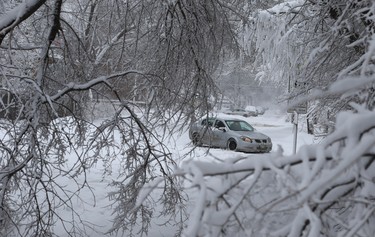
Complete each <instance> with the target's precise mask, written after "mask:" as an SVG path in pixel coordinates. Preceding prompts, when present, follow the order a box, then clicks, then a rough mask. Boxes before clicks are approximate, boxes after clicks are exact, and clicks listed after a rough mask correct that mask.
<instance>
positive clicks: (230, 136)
mask: <svg viewBox="0 0 375 237" xmlns="http://www.w3.org/2000/svg"><path fill="white" fill-rule="evenodd" d="M189 137H190V139H191V140H192V142H193V144H194V145H196V146H203V145H206V146H210V147H219V148H226V149H229V150H233V151H243V152H270V151H271V150H272V142H271V138H269V137H268V136H266V135H264V134H263V133H260V132H257V131H256V130H255V129H254V128H253V127H252V126H251V125H250V124H248V123H247V122H246V121H243V120H240V119H235V118H219V117H208V118H207V117H205V118H203V119H200V120H198V121H197V122H196V123H193V124H192V125H191V127H190V129H189Z"/></svg>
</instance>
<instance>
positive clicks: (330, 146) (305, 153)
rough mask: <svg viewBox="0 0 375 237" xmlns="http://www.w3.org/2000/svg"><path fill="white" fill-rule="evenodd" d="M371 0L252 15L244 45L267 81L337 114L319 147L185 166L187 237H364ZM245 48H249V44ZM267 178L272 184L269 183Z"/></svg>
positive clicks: (370, 133) (286, 6)
mask: <svg viewBox="0 0 375 237" xmlns="http://www.w3.org/2000/svg"><path fill="white" fill-rule="evenodd" d="M374 9H375V8H374V3H373V1H346V2H342V1H285V2H284V3H282V4H278V5H276V6H274V7H272V8H270V9H267V10H262V11H260V12H258V13H256V14H257V19H256V20H255V22H256V26H254V28H253V29H250V28H249V40H252V41H250V42H248V43H249V45H248V47H250V46H251V44H255V45H256V46H255V48H256V50H258V52H259V56H260V57H261V58H260V59H261V60H262V66H263V67H264V68H265V70H264V71H263V73H264V75H266V77H264V78H267V76H268V78H271V79H273V80H275V81H276V80H280V78H281V79H283V82H282V83H284V85H287V84H288V81H289V80H290V78H292V79H293V80H296V79H301V80H302V79H303V80H306V82H307V85H308V86H307V87H306V88H305V91H298V93H303V92H306V91H308V92H309V93H308V94H307V95H306V97H305V99H304V100H305V101H307V100H312V101H314V100H317V101H323V103H329V106H330V108H332V109H335V110H337V111H336V112H337V117H336V121H335V130H334V131H333V132H332V134H330V135H328V136H327V137H326V138H325V139H324V140H323V141H322V142H321V143H320V144H316V145H310V146H305V147H302V148H301V149H300V150H299V152H297V154H295V155H292V156H285V155H284V154H283V150H282V148H281V147H280V148H279V149H278V151H276V152H274V153H271V154H268V155H257V156H254V155H252V156H251V157H250V156H249V157H247V156H238V157H233V159H231V160H226V161H223V162H219V163H212V162H202V161H194V160H191V161H186V162H185V164H183V165H182V166H181V167H180V168H179V169H177V171H176V175H179V176H182V177H184V178H185V179H186V180H187V182H188V183H189V184H190V185H188V187H189V190H194V191H195V192H196V193H197V194H196V200H197V201H196V205H195V208H194V210H193V212H192V216H191V218H190V220H189V225H188V227H187V228H186V229H185V230H184V231H185V232H184V234H185V235H186V236H228V235H234V236H235V235H238V236H373V235H374V234H375V229H374V226H373V223H374V221H375V212H374V211H375V209H374V205H375V199H374V197H375V193H374V190H375V183H374V179H375V176H374V174H375V164H374V163H375V162H374V161H375V155H374V152H375V150H374V143H375V139H374V128H375V127H374V122H373V121H374V118H375V117H374V116H375V114H374V111H373V106H372V102H373V90H372V89H371V88H372V87H373V85H374V81H375V79H374V76H373V60H372V59H373V57H374V50H373V49H374V48H373V46H374V43H375V41H374V35H373V24H374V14H375V12H374ZM251 47H252V46H251ZM270 180H271V181H270Z"/></svg>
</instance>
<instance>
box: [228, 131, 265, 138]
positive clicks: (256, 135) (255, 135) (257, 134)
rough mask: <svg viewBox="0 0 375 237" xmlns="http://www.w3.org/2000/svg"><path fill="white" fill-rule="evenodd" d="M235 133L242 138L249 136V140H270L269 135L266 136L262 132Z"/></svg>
mask: <svg viewBox="0 0 375 237" xmlns="http://www.w3.org/2000/svg"><path fill="white" fill-rule="evenodd" d="M232 132H233V133H236V134H238V135H240V136H247V137H249V138H253V139H267V138H269V137H268V136H267V135H264V134H263V133H261V132H256V131H253V132H249V131H232Z"/></svg>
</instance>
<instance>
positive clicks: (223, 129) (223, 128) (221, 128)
mask: <svg viewBox="0 0 375 237" xmlns="http://www.w3.org/2000/svg"><path fill="white" fill-rule="evenodd" d="M217 129H219V130H220V131H223V132H226V131H227V130H226V129H225V127H218V128H217Z"/></svg>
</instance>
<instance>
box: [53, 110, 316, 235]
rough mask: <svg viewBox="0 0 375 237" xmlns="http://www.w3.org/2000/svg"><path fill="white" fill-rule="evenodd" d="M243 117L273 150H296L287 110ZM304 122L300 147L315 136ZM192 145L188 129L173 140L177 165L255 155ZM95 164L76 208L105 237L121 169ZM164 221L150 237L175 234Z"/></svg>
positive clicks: (75, 202)
mask: <svg viewBox="0 0 375 237" xmlns="http://www.w3.org/2000/svg"><path fill="white" fill-rule="evenodd" d="M240 118H241V119H243V120H246V121H248V122H249V123H250V124H252V125H253V126H254V127H255V128H256V129H257V130H258V131H260V132H262V133H265V134H266V135H268V136H270V137H271V139H272V141H273V144H274V145H273V151H272V152H275V151H276V150H277V149H279V147H281V148H282V149H283V150H284V154H285V155H290V154H292V153H293V136H294V133H293V124H292V123H291V122H288V121H287V114H286V113H285V112H277V111H267V112H266V113H265V114H264V115H262V116H258V117H249V118H244V117H240ZM301 125H302V126H301ZM301 125H300V126H299V130H298V143H297V148H298V147H300V146H302V145H304V144H311V143H313V142H314V139H313V136H311V135H308V134H306V127H304V126H303V123H301ZM192 148H193V146H192V144H191V142H190V140H189V137H188V133H187V132H184V133H182V134H176V136H175V137H174V139H171V140H170V144H169V149H170V151H171V152H172V153H173V157H174V159H175V161H176V163H177V164H181V163H182V161H184V160H187V159H197V160H199V159H202V160H205V161H207V160H212V162H221V160H225V159H227V158H233V157H238V156H249V157H251V156H252V155H253V154H245V153H241V152H232V151H228V150H223V149H208V148H204V147H199V148H196V149H195V150H193V151H192ZM114 165H115V163H114ZM95 167H96V169H93V170H91V171H90V172H89V173H88V174H87V177H86V179H87V181H88V183H89V184H90V186H91V190H90V189H89V188H84V189H82V190H81V192H80V195H79V196H80V199H79V200H77V199H75V200H73V205H74V211H75V212H77V213H78V214H79V216H80V217H81V221H82V222H83V223H85V224H89V225H90V226H92V229H85V231H86V233H88V236H91V237H96V236H97V237H99V236H103V234H104V233H105V232H106V231H108V230H109V229H110V228H111V225H112V224H111V220H112V218H113V216H112V212H113V209H112V207H111V206H110V204H111V201H110V200H109V199H108V197H107V194H108V192H109V191H110V188H109V187H107V184H108V183H109V182H111V181H112V180H114V179H116V174H117V173H116V172H120V171H118V170H117V171H115V169H114V172H113V174H112V175H111V176H104V177H103V176H102V173H103V167H102V166H101V164H100V163H98V164H96V166H95ZM63 182H66V185H73V186H72V189H74V188H76V187H74V185H75V184H69V180H68V179H66V180H65V181H63ZM59 213H60V214H61V215H62V217H63V218H66V219H67V220H69V218H71V214H70V210H60V211H59ZM76 221H77V223H79V222H80V220H76ZM161 223H162V221H161V220H158V219H155V220H153V221H152V226H151V230H150V232H149V236H153V237H158V236H160V237H162V236H173V234H174V229H173V227H171V226H159V224H161ZM68 229H69V227H68ZM54 232H55V233H56V234H57V235H59V236H68V235H67V234H65V235H63V233H64V231H63V227H62V226H56V227H55V229H54ZM112 236H113V235H112ZM118 236H122V234H121V233H119V234H118ZM125 236H126V234H125Z"/></svg>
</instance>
